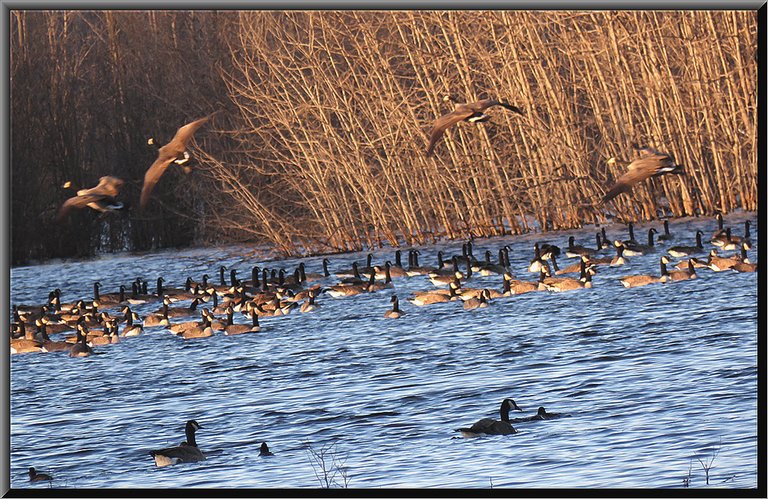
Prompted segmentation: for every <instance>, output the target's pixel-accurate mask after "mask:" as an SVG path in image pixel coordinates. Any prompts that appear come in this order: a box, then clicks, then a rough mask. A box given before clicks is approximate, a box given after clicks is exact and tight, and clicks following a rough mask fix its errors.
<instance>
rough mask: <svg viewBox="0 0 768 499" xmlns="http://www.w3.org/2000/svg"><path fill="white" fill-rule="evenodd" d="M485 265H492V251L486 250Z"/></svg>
mask: <svg viewBox="0 0 768 499" xmlns="http://www.w3.org/2000/svg"><path fill="white" fill-rule="evenodd" d="M485 263H486V264H487V265H490V264H491V252H490V250H485Z"/></svg>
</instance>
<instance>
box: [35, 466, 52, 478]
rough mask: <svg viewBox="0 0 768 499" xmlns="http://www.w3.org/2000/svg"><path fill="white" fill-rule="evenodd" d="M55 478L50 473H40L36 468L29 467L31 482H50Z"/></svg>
mask: <svg viewBox="0 0 768 499" xmlns="http://www.w3.org/2000/svg"><path fill="white" fill-rule="evenodd" d="M51 480H53V477H52V476H51V475H49V474H48V473H39V472H38V471H37V470H36V469H35V467H34V466H30V467H29V481H30V482H50V481H51Z"/></svg>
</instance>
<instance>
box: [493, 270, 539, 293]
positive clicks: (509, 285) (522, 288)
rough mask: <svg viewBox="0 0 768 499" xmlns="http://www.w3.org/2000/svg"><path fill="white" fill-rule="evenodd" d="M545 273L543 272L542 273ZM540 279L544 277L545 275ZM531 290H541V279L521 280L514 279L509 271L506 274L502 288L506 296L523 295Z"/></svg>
mask: <svg viewBox="0 0 768 499" xmlns="http://www.w3.org/2000/svg"><path fill="white" fill-rule="evenodd" d="M541 275H543V274H541ZM541 275H540V277H539V279H540V280H541V279H543V277H541ZM531 291H539V281H535V282H530V281H520V280H517V279H514V278H513V277H512V274H510V273H509V272H507V273H505V274H504V282H503V288H502V294H503V295H504V296H512V295H522V294H524V293H530V292H531Z"/></svg>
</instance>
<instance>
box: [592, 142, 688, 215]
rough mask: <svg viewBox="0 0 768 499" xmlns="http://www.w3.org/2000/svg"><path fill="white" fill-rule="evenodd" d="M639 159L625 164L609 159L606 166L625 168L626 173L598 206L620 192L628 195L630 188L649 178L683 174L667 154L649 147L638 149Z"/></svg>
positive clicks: (680, 167)
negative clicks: (667, 174) (615, 165)
mask: <svg viewBox="0 0 768 499" xmlns="http://www.w3.org/2000/svg"><path fill="white" fill-rule="evenodd" d="M639 152H640V157H639V158H637V159H636V160H634V161H632V162H630V163H626V162H622V161H619V160H618V159H616V158H610V159H609V160H608V164H609V165H610V166H613V165H614V164H619V165H622V166H626V167H627V172H626V173H625V174H624V175H622V176H621V177H619V178H618V180H616V183H615V184H614V185H613V186H612V187H611V188H610V189H609V190H608V192H606V193H605V195H604V196H603V199H602V200H601V201H600V204H605V203H607V202H608V201H610V200H611V199H613V198H615V197H616V196H618V195H619V194H621V193H622V192H626V193H629V192H631V191H632V187H634V186H635V185H636V184H639V183H640V182H642V181H644V180H647V179H649V178H651V177H658V176H660V175H664V174H666V173H675V174H684V172H683V166H682V165H678V164H675V160H674V159H672V157H671V156H670V155H669V154H666V153H661V152H659V151H656V150H654V149H651V148H650V147H643V148H640V149H639Z"/></svg>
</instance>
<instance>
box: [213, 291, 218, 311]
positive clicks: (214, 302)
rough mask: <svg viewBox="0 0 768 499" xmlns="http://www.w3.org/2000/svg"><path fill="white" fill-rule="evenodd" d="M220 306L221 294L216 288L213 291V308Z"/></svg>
mask: <svg viewBox="0 0 768 499" xmlns="http://www.w3.org/2000/svg"><path fill="white" fill-rule="evenodd" d="M218 306H219V294H218V293H217V292H216V291H215V290H214V292H213V308H216V307H218Z"/></svg>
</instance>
